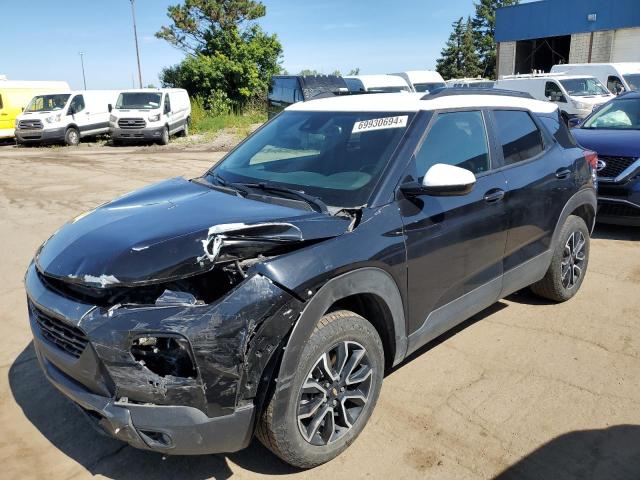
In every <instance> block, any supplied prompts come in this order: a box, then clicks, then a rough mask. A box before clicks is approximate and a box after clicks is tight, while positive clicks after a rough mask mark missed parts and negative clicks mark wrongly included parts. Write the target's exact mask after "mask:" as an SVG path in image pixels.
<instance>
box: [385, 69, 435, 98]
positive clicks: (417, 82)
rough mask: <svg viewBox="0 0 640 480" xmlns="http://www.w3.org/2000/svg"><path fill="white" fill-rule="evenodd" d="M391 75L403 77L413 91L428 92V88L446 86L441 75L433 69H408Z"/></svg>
mask: <svg viewBox="0 0 640 480" xmlns="http://www.w3.org/2000/svg"><path fill="white" fill-rule="evenodd" d="M391 75H396V76H398V77H402V78H404V79H405V81H406V82H407V83H408V84H409V86H410V87H411V90H412V91H414V92H425V93H428V92H429V91H430V90H434V89H436V88H444V87H445V86H446V85H445V83H444V79H443V78H442V75H440V74H439V73H438V72H436V71H434V70H409V71H406V72H398V73H392V74H391Z"/></svg>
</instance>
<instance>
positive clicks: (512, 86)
mask: <svg viewBox="0 0 640 480" xmlns="http://www.w3.org/2000/svg"><path fill="white" fill-rule="evenodd" d="M493 86H494V88H501V89H505V90H517V91H519V92H527V93H529V94H531V96H532V97H533V98H535V99H537V100H548V101H550V102H553V103H555V104H556V105H558V108H559V109H560V111H561V113H562V116H563V117H564V118H565V121H567V122H568V121H569V119H571V118H576V117H577V118H584V117H586V116H587V115H589V114H590V113H591V112H592V111H593V108H594V107H596V106H599V105H602V104H603V103H606V102H608V101H609V100H611V99H612V98H613V97H614V95H613V94H611V92H609V90H607V89H606V87H605V86H604V85H602V83H600V82H599V81H598V80H597V79H596V78H594V77H590V76H587V75H556V74H550V73H542V74H539V73H537V74H528V75H505V76H504V77H501V78H500V79H499V80H497V81H496V82H495V83H494V85H493Z"/></svg>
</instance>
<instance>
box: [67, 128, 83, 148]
mask: <svg viewBox="0 0 640 480" xmlns="http://www.w3.org/2000/svg"><path fill="white" fill-rule="evenodd" d="M64 143H66V144H67V145H69V146H74V147H75V146H76V145H78V144H79V143H80V132H79V131H78V129H77V128H75V127H69V128H67V131H66V132H65V134H64Z"/></svg>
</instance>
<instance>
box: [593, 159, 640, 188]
mask: <svg viewBox="0 0 640 480" xmlns="http://www.w3.org/2000/svg"><path fill="white" fill-rule="evenodd" d="M605 156H606V155H603V157H605ZM638 168H640V157H639V158H636V161H635V162H633V163H632V164H631V165H629V166H628V167H627V168H625V169H624V170H623V171H622V172H620V175H618V176H617V177H615V178H611V177H598V181H599V182H602V183H619V182H621V181H623V180H624V179H625V178H627V177H628V176H629V175H631V174H632V173H633V172H634V171H635V170H636V169H638Z"/></svg>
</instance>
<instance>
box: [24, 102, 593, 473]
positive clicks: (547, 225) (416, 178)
mask: <svg viewBox="0 0 640 480" xmlns="http://www.w3.org/2000/svg"><path fill="white" fill-rule="evenodd" d="M451 93H453V92H450V93H448V92H442V93H439V94H436V95H426V96H424V97H421V95H423V94H406V93H404V94H403V93H400V94H380V95H375V96H355V97H344V98H338V97H334V98H328V99H323V100H317V101H312V102H305V103H299V104H296V105H294V106H292V107H290V108H289V109H288V110H287V111H285V112H283V113H282V114H280V115H278V116H277V117H276V118H274V119H273V120H271V121H270V122H268V123H267V124H265V125H264V126H263V127H262V128H260V129H259V130H258V131H256V132H255V133H254V134H253V135H251V136H250V137H249V138H247V139H246V140H245V141H244V142H243V143H242V144H240V145H239V146H238V147H236V148H235V149H234V150H233V151H232V152H231V153H229V154H228V155H227V156H226V157H225V158H224V160H222V161H221V162H220V163H219V164H218V165H217V166H215V167H213V168H212V169H211V170H209V171H208V172H206V173H205V174H204V175H203V176H202V177H200V178H194V179H192V180H189V181H188V180H184V179H182V178H176V179H172V180H167V181H164V182H162V183H159V184H157V185H153V186H150V187H147V188H143V189H141V190H139V191H136V192H134V193H131V194H128V195H125V196H123V197H120V198H118V199H116V200H115V201H113V202H111V203H108V204H105V205H102V206H100V207H98V208H96V209H95V210H93V211H91V212H88V213H85V214H82V215H80V216H78V217H77V218H75V219H74V220H72V221H71V222H70V223H68V224H67V225H65V226H63V227H62V228H61V229H60V230H59V231H58V232H57V233H55V234H54V235H53V236H52V237H51V238H49V239H48V240H47V241H46V242H45V243H44V244H43V245H42V247H41V248H40V249H39V250H38V251H37V253H36V255H35V258H34V260H33V262H32V264H31V265H30V266H29V268H28V271H27V273H26V290H27V295H28V308H29V318H30V323H31V328H32V331H33V336H34V346H35V351H36V353H37V356H38V360H39V362H40V365H41V367H42V369H43V370H44V372H45V374H46V376H47V377H48V379H49V381H51V383H52V384H53V385H55V387H56V388H57V389H58V390H60V391H61V392H62V393H63V394H64V395H66V396H67V397H69V398H70V399H72V400H73V401H74V402H75V403H76V404H77V405H79V406H80V407H81V409H82V410H83V411H85V412H86V413H87V414H88V415H87V417H88V418H90V419H91V420H92V421H95V422H97V423H98V424H99V425H100V426H101V427H102V428H103V429H104V430H105V431H106V432H108V433H109V434H111V435H112V436H114V437H116V438H118V439H121V440H123V441H125V442H128V443H129V444H131V445H133V446H135V447H138V448H142V449H148V450H155V451H158V452H163V453H166V454H203V453H212V452H230V451H236V450H239V449H241V448H244V447H246V446H247V445H248V444H249V442H250V440H251V438H252V436H253V435H254V433H255V434H257V436H258V437H259V438H260V439H261V440H262V442H264V444H265V445H266V446H267V447H268V448H270V449H271V450H272V451H273V452H274V453H275V454H277V455H278V456H280V457H281V458H283V459H284V460H285V461H287V462H289V463H291V464H293V465H297V466H300V467H312V466H314V465H318V464H320V463H323V462H326V461H328V460H330V459H332V458H334V457H335V456H336V455H338V454H339V453H340V452H341V451H343V450H344V449H345V448H347V446H348V445H349V444H350V443H351V442H352V441H354V439H355V438H356V437H357V436H358V434H359V433H360V432H361V431H362V429H363V428H364V426H365V424H366V422H367V420H368V419H369V416H370V415H371V412H372V410H373V408H374V406H375V404H376V401H377V399H378V394H379V393H380V388H381V385H382V379H383V375H384V372H385V370H386V369H388V368H390V367H392V366H394V365H397V364H398V363H400V362H402V360H403V359H404V358H406V357H407V355H409V354H410V353H412V352H414V351H416V349H418V348H419V347H420V346H421V345H424V344H425V343H427V342H429V341H430V340H432V339H434V338H435V337H437V336H439V335H441V334H442V333H443V332H445V331H447V330H449V329H450V328H452V327H454V326H455V325H457V324H459V323H460V322H462V321H463V320H465V319H467V318H469V317H470V316H472V315H474V314H475V313H477V312H479V311H481V310H483V309H484V308H486V307H488V306H489V305H491V304H492V303H494V302H496V301H497V300H498V299H500V298H502V297H504V296H506V295H509V294H510V293H512V292H515V291H516V290H519V289H522V288H524V287H527V286H529V285H531V288H532V289H533V291H534V292H536V293H537V294H539V295H541V296H543V297H546V298H549V299H552V300H555V301H564V300H567V299H569V298H571V297H572V296H573V295H574V294H575V293H576V292H577V291H578V289H579V288H580V285H581V283H582V281H583V279H584V277H585V273H586V270H587V263H588V260H589V236H590V232H591V229H592V227H593V225H594V219H595V211H596V192H595V188H594V180H593V179H594V172H593V167H592V165H591V164H590V162H591V163H593V162H595V156H594V155H592V154H590V153H588V152H585V151H584V150H582V149H581V148H578V147H576V145H575V143H574V142H573V140H572V137H571V135H570V134H569V133H568V131H567V129H566V127H565V126H564V122H562V121H561V120H560V118H559V116H558V111H557V108H556V107H555V106H554V105H553V104H551V103H548V102H538V101H535V100H530V99H526V98H518V97H507V96H500V95H497V94H494V95H481V94H475V95H451ZM506 348H508V346H506ZM42 408H43V409H46V408H47V406H46V405H43V406H42ZM51 414H55V412H51Z"/></svg>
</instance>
